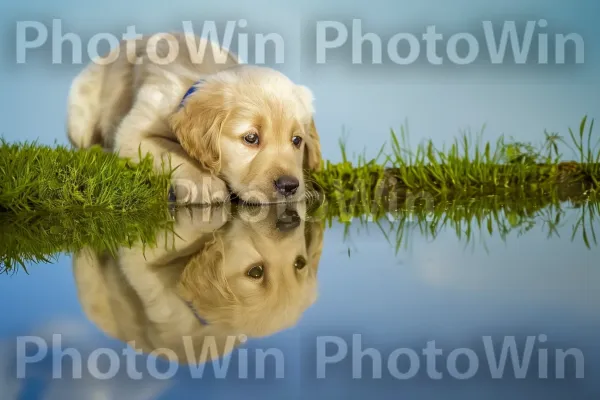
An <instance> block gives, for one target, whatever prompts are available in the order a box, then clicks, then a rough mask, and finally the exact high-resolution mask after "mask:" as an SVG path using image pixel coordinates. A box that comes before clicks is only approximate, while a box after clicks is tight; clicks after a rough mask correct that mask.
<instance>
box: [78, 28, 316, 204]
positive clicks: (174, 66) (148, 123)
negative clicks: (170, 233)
mask: <svg viewBox="0 0 600 400" xmlns="http://www.w3.org/2000/svg"><path fill="white" fill-rule="evenodd" d="M313 114H314V107H313V94H312V92H311V90H310V89H308V88H307V87H305V86H303V85H298V84H295V83H294V82H292V81H291V80H290V79H289V78H287V77H286V76H285V75H283V74H282V73H280V72H278V71H276V70H274V69H271V68H267V67H261V66H251V65H247V64H243V63H241V62H240V60H238V58H237V56H236V55H234V54H232V53H230V52H229V51H227V50H225V49H223V48H220V47H219V46H218V45H217V44H215V43H212V42H210V41H208V40H206V39H204V38H199V37H196V36H193V35H188V34H182V33H175V34H169V33H160V34H156V35H152V36H147V37H143V38H141V39H137V40H124V41H122V42H121V43H120V46H119V47H118V48H116V49H113V50H112V51H111V52H110V53H109V54H108V55H107V56H105V57H104V58H101V59H97V60H94V61H93V62H92V63H90V64H89V65H88V66H87V67H86V68H85V69H84V70H83V71H82V72H81V73H80V74H79V75H78V76H77V77H76V78H75V79H74V81H73V83H72V85H71V88H70V92H69V99H68V112H67V135H68V138H69V140H70V142H71V143H72V145H74V146H75V147H77V148H87V147H90V146H92V145H101V146H103V147H104V148H105V149H107V151H114V152H117V153H118V154H120V156H122V157H126V158H130V159H132V160H133V161H136V160H139V157H140V155H141V156H142V157H144V156H145V155H146V154H148V153H149V154H151V155H152V156H153V157H154V160H155V161H154V162H155V167H156V169H157V170H158V171H159V172H163V171H172V172H173V175H172V176H173V183H174V187H175V190H174V192H173V193H172V194H173V195H174V197H175V199H176V201H177V202H179V203H188V204H189V203H204V204H207V203H217V202H223V201H226V200H228V199H229V198H230V195H231V194H234V195H236V196H237V197H239V198H240V199H242V200H244V201H246V202H249V203H261V204H262V203H277V202H283V201H287V202H290V201H297V200H300V199H303V198H304V197H305V195H306V183H305V177H304V174H305V173H306V172H307V171H314V170H318V169H319V168H320V166H321V148H320V143H319V135H318V133H317V130H316V127H315V123H314V118H313Z"/></svg>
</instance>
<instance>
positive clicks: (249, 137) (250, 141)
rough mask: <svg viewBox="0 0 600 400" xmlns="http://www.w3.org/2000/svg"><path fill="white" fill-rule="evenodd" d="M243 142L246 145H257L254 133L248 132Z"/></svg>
mask: <svg viewBox="0 0 600 400" xmlns="http://www.w3.org/2000/svg"><path fill="white" fill-rule="evenodd" d="M244 141H245V142H246V143H248V144H252V145H257V144H258V134H257V133H255V132H250V133H248V134H246V136H244Z"/></svg>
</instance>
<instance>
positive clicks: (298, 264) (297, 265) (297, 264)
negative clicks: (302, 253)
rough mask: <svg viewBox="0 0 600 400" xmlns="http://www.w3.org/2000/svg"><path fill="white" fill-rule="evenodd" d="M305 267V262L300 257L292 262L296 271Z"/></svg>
mask: <svg viewBox="0 0 600 400" xmlns="http://www.w3.org/2000/svg"><path fill="white" fill-rule="evenodd" d="M305 266H306V260H305V259H304V258H302V257H298V258H296V261H295V262H294V268H296V269H302V268H304V267H305Z"/></svg>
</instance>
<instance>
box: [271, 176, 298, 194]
mask: <svg viewBox="0 0 600 400" xmlns="http://www.w3.org/2000/svg"><path fill="white" fill-rule="evenodd" d="M298 186H300V182H299V181H298V179H296V178H294V177H293V176H289V175H282V176H280V177H279V178H277V180H275V189H277V191H278V192H279V193H281V194H282V195H284V196H291V195H293V194H294V193H296V190H297V189H298Z"/></svg>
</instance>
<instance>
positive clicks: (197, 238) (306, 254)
mask: <svg viewBox="0 0 600 400" xmlns="http://www.w3.org/2000/svg"><path fill="white" fill-rule="evenodd" d="M287 207H288V208H289V207H291V206H290V205H288V206H287ZM293 208H294V209H296V210H298V213H299V216H300V217H301V218H300V221H298V225H297V226H296V227H294V226H291V228H289V229H287V230H285V229H281V227H280V226H279V225H277V221H278V218H279V219H281V218H280V215H281V212H282V209H281V206H277V207H275V206H270V207H266V208H265V207H262V208H261V210H259V211H257V210H253V211H252V213H248V215H247V216H246V217H237V218H234V219H228V218H227V215H226V214H225V213H224V212H223V211H222V209H220V208H217V209H215V208H212V209H210V208H209V209H207V208H200V209H199V208H194V209H191V210H189V211H188V210H182V211H179V212H178V214H177V216H176V222H175V226H174V230H173V231H172V232H170V231H168V230H165V231H164V232H161V233H160V234H159V236H158V243H159V245H158V246H156V247H146V248H144V246H142V245H141V244H140V245H135V246H133V247H132V248H121V249H120V250H119V251H118V254H117V255H116V256H108V255H106V254H104V255H103V254H96V253H94V252H92V251H90V250H89V249H86V250H82V251H80V252H78V253H76V254H75V255H74V263H73V271H74V276H75V282H76V285H77V290H78V296H79V300H80V303H81V306H82V308H83V310H84V312H85V313H86V314H87V316H88V317H89V318H90V319H91V320H92V321H93V322H94V323H95V324H96V325H97V326H98V328H99V329H101V330H102V331H104V332H106V334H108V335H110V336H112V337H114V338H117V339H120V340H122V341H124V342H128V343H130V345H131V346H132V347H134V348H136V349H138V350H141V351H143V352H146V353H150V352H152V351H154V350H156V349H159V348H166V349H169V352H164V353H163V354H158V356H161V357H164V358H169V359H173V360H174V361H179V362H183V363H190V362H193V363H198V362H201V361H207V360H209V359H213V358H215V357H219V356H222V355H224V354H227V353H229V352H231V351H232V350H233V349H234V348H235V346H237V345H239V344H240V341H243V340H244V338H246V337H247V338H249V339H251V338H254V337H264V336H268V335H272V334H274V333H276V332H278V331H280V330H282V329H286V328H289V327H291V326H293V325H294V324H296V323H297V321H298V319H299V318H300V317H301V315H302V314H303V312H304V311H305V310H306V309H307V308H308V307H309V306H310V305H311V304H312V303H313V302H314V301H315V299H316V297H317V289H316V287H317V280H316V275H317V270H318V264H319V259H320V256H321V251H322V244H323V223H322V222H309V221H305V218H304V215H305V214H304V211H303V209H304V203H303V202H300V203H295V205H294V207H293ZM257 212H258V213H263V214H262V215H256V213H257ZM254 221H257V222H254ZM299 259H302V260H305V261H306V266H305V267H304V268H301V269H298V268H297V267H296V266H297V265H300V264H298V260H299ZM257 265H262V266H263V271H264V274H263V276H262V277H261V278H259V279H257V278H253V277H251V276H249V275H248V271H249V270H250V269H252V268H255V267H256V266H257ZM186 301H188V302H190V303H191V304H192V305H193V308H191V307H189V306H188V305H187V304H186ZM193 310H196V312H197V313H198V314H199V315H200V316H201V317H202V318H203V319H205V320H206V322H208V324H207V325H203V324H202V323H201V322H200V321H199V320H198V319H197V318H196V317H195V315H194V311H193ZM211 346H212V350H214V353H212V354H211V353H210V351H209V348H211Z"/></svg>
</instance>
